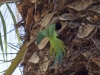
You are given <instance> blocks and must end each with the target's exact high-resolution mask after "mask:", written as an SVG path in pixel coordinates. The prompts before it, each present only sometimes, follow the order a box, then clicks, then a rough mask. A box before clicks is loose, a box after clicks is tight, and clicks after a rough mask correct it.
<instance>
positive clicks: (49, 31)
mask: <svg viewBox="0 0 100 75" xmlns="http://www.w3.org/2000/svg"><path fill="white" fill-rule="evenodd" d="M45 37H48V38H49V41H50V55H51V56H55V60H54V64H53V65H55V63H56V62H57V61H59V62H61V61H62V56H63V53H65V49H67V47H66V46H65V45H64V42H63V41H61V40H60V39H58V38H57V33H56V31H55V24H52V25H50V26H49V27H47V28H46V29H44V30H42V31H41V32H39V34H38V35H37V38H36V42H37V45H38V44H40V42H41V41H42V40H43V39H44V38H45Z"/></svg>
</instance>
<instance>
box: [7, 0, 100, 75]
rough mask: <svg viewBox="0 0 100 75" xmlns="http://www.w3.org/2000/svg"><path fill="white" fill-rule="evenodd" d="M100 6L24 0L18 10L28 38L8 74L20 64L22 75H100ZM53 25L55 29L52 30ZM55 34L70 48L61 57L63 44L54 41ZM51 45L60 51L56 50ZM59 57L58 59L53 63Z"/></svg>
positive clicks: (89, 0)
mask: <svg viewBox="0 0 100 75" xmlns="http://www.w3.org/2000/svg"><path fill="white" fill-rule="evenodd" d="M99 7H100V1H99V0H97V1H95V0H85V1H84V0H53V1H52V0H43V1H42V0H39V1H37V0H30V1H29V0H23V1H22V2H21V3H20V4H18V5H17V8H18V10H19V12H20V13H21V15H22V17H23V20H24V25H23V26H24V28H25V31H26V35H25V39H24V43H23V45H22V47H21V48H20V51H19V52H18V55H17V56H16V58H15V59H14V60H13V62H12V64H11V66H10V67H9V68H8V70H7V71H6V72H5V75H11V74H12V72H13V71H14V69H15V68H16V66H17V65H18V64H19V62H20V61H21V65H22V66H24V69H23V75H82V74H83V75H95V74H96V75H99V73H100V72H99V71H100V64H99V63H100V50H99V49H100V47H99V39H100V38H99V29H100V28H99V25H100V24H99V23H100V21H99V19H100V12H99ZM52 24H54V25H55V28H51V29H49V27H50V26H52ZM55 31H56V32H55ZM56 33H57V34H58V37H57V38H59V39H60V40H62V41H63V42H64V43H63V42H62V43H63V44H65V45H66V47H67V49H66V51H65V53H63V56H62V55H60V57H59V54H58V55H57V52H58V51H59V49H58V48H60V47H61V46H62V45H61V44H60V45H59V46H60V47H59V46H57V45H58V44H59V42H58V43H54V42H53V41H55V40H54V39H53V38H54V37H55V36H56ZM44 35H48V36H49V35H51V36H52V37H51V38H50V40H52V39H53V41H52V42H53V43H52V42H51V41H50V44H49V42H48V41H49V40H48V38H47V37H46V38H44ZM38 38H39V39H38ZM38 40H40V42H39V44H38V43H37V41H38ZM60 42H61V41H60ZM51 43H52V44H53V46H52V47H53V48H54V50H55V49H58V50H55V51H53V50H52V49H53V48H52V47H51ZM49 47H50V50H51V51H50V52H49ZM63 47H64V46H63ZM62 49H63V48H62ZM60 52H61V51H59V52H58V53H60ZM50 53H52V56H51V55H50ZM61 56H62V58H63V59H61ZM56 57H57V58H58V60H56V62H54V60H55V58H56ZM59 59H61V60H59ZM57 61H58V62H57ZM59 61H61V62H59ZM16 62H17V63H16ZM53 63H54V65H52V64H53Z"/></svg>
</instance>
